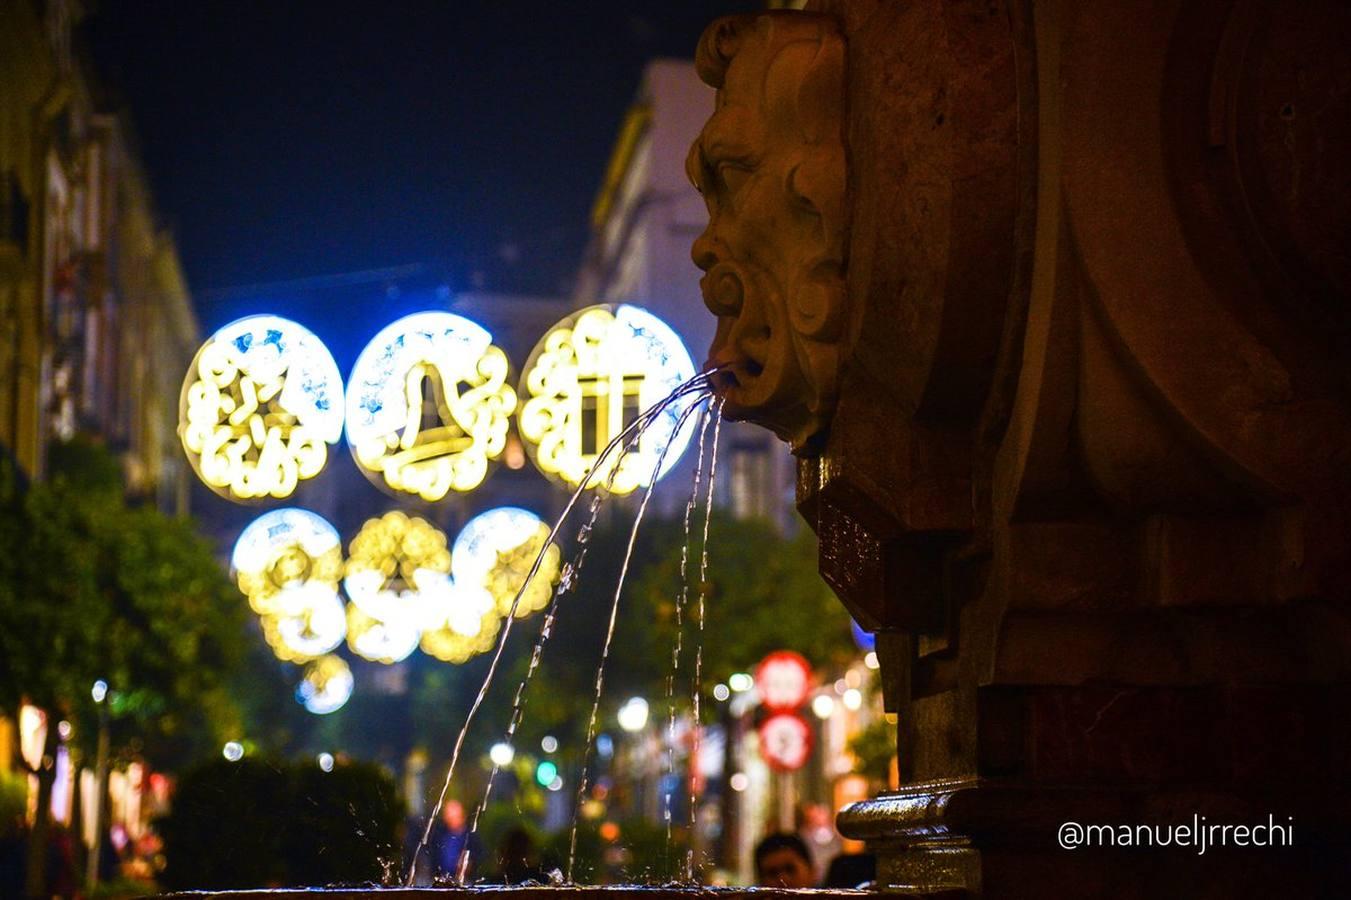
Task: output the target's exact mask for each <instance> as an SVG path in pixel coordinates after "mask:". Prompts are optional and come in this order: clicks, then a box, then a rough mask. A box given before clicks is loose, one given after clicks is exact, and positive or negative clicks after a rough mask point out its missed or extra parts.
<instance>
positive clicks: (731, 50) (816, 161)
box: [687, 13, 848, 451]
mask: <svg viewBox="0 0 1351 900" xmlns="http://www.w3.org/2000/svg"><path fill="white" fill-rule="evenodd" d="M697 64H698V69H699V75H700V77H701V78H703V80H704V81H705V82H707V83H708V84H709V85H711V86H713V87H715V88H717V89H718V99H717V109H716V112H714V114H713V116H712V118H710V119H709V121H708V124H707V125H705V127H704V130H703V132H702V133H701V134H700V135H699V139H698V140H697V141H696V142H695V144H694V146H693V147H692V148H691V150H690V155H689V160H688V162H687V169H688V172H689V175H690V179H691V180H692V181H693V182H694V185H695V187H696V188H698V189H699V192H700V193H701V194H703V196H704V199H705V201H706V202H707V204H708V213H709V223H708V228H707V229H705V231H704V233H703V234H702V235H701V236H700V237H699V239H698V240H697V241H695V243H694V248H693V254H692V255H693V257H694V262H695V264H696V265H698V266H699V268H701V269H703V270H704V272H705V273H706V274H705V275H704V277H703V279H702V280H701V282H700V288H701V289H702V292H703V295H704V302H705V303H706V304H707V305H708V308H709V309H710V310H712V311H713V312H714V313H715V314H716V315H717V316H718V331H717V336H716V337H715V338H714V341H713V346H712V348H711V349H710V357H711V358H710V363H712V364H715V365H718V366H722V367H724V368H723V370H722V372H721V374H720V376H719V380H720V385H719V387H720V392H721V393H722V394H723V396H724V397H725V398H726V406H725V408H724V411H725V414H726V415H728V416H729V417H732V418H738V419H750V420H752V421H755V422H758V423H760V424H762V425H765V426H766V427H768V428H770V429H771V430H773V431H774V433H775V434H777V435H779V437H781V438H783V439H784V440H786V441H788V442H789V443H790V444H791V445H792V447H793V449H794V451H800V450H802V449H803V448H804V447H806V446H807V445H809V444H811V443H812V442H813V439H814V438H816V437H817V436H818V435H819V434H820V432H821V431H822V429H823V428H824V426H825V424H826V422H827V421H828V418H829V416H830V414H831V412H832V410H833V408H834V405H835V400H836V393H837V381H838V373H839V365H840V357H841V344H842V339H843V336H844V327H843V326H844V323H845V285H844V266H845V243H846V236H847V231H848V229H847V221H846V219H847V208H846V199H845V156H844V143H843V123H842V118H843V116H842V109H843V102H842V101H843V95H844V40H843V38H842V37H841V36H840V33H839V30H838V28H837V27H836V25H835V20H834V19H833V18H831V17H828V16H821V15H812V14H805V13H767V14H762V15H757V16H734V17H728V18H724V19H720V20H718V21H716V22H714V23H713V24H712V25H711V26H710V27H709V28H708V29H707V30H706V31H705V32H704V35H703V38H702V39H701V40H700V42H699V49H698V53H697Z"/></svg>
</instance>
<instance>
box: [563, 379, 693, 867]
mask: <svg viewBox="0 0 1351 900" xmlns="http://www.w3.org/2000/svg"><path fill="white" fill-rule="evenodd" d="M698 408H699V407H698V404H697V403H696V404H692V405H691V406H690V407H689V408H688V409H686V410H685V411H684V412H683V413H681V414H680V420H679V421H678V422H676V426H675V429H674V430H673V431H672V432H671V440H670V441H668V442H667V443H666V444H665V445H664V446H663V447H662V448H661V452H660V453H659V454H658V456H657V466H656V469H655V470H654V473H653V478H652V481H651V483H650V484H648V486H647V490H646V491H645V492H644V493H643V500H642V503H640V504H639V505H638V513H637V515H636V516H634V519H633V528H632V529H631V530H630V531H629V542H628V546H627V547H626V548H625V550H624V562H623V564H622V565H621V566H620V567H619V582H618V584H616V585H615V593H614V599H613V600H612V601H611V603H610V619H609V624H608V626H607V628H606V631H605V644H604V646H603V647H602V648H601V654H600V665H598V666H597V667H596V693H595V696H594V698H593V699H592V701H591V718H590V719H589V720H588V721H587V724H586V744H585V746H584V747H583V748H582V777H581V780H580V781H579V782H578V785H577V804H576V807H575V808H574V809H573V811H572V837H571V840H570V842H569V846H568V869H567V882H568V884H572V883H573V881H572V870H573V864H574V862H575V861H576V858H577V819H578V816H579V814H580V813H581V810H582V800H583V798H584V797H585V796H586V789H587V787H588V781H587V772H588V766H589V765H590V761H591V744H592V742H593V741H594V740H595V737H596V715H597V713H598V712H599V711H600V698H601V695H602V694H603V693H604V691H605V663H606V661H607V660H608V659H609V658H610V643H611V641H612V640H613V638H614V634H615V622H616V620H617V618H618V616H619V598H620V597H621V596H622V594H623V593H624V580H625V579H626V578H627V577H628V574H629V562H630V561H631V560H632V559H633V545H634V544H635V543H636V542H637V540H638V528H639V527H640V526H641V525H642V522H643V513H645V512H646V511H647V504H648V501H649V500H651V499H652V491H653V489H654V488H656V486H657V479H656V472H660V471H661V467H662V464H663V463H664V462H665V461H666V451H667V450H668V449H669V448H670V446H671V444H672V443H674V440H675V436H676V435H678V434H680V429H681V428H683V427H684V426H685V421H686V420H687V419H689V417H690V416H691V415H692V414H693V413H694V412H695V411H696V410H697V409H698Z"/></svg>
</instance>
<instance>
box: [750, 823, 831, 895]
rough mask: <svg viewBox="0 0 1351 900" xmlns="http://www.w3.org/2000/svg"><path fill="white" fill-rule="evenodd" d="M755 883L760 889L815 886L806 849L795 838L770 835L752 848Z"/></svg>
mask: <svg viewBox="0 0 1351 900" xmlns="http://www.w3.org/2000/svg"><path fill="white" fill-rule="evenodd" d="M755 881H756V883H757V884H759V885H760V886H761V887H789V888H809V887H815V886H816V879H815V878H814V877H813V875H812V862H811V856H810V855H809V854H808V853H807V845H806V844H804V843H803V842H802V838H800V837H798V836H797V835H795V834H788V833H787V832H780V833H778V834H771V835H769V836H768V837H766V838H765V839H764V840H762V841H761V842H760V843H759V844H757V845H756V846H755Z"/></svg>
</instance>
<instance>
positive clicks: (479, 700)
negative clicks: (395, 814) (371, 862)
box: [406, 371, 712, 887]
mask: <svg viewBox="0 0 1351 900" xmlns="http://www.w3.org/2000/svg"><path fill="white" fill-rule="evenodd" d="M711 375H712V372H711V371H710V372H703V373H700V374H699V375H696V376H695V377H694V378H691V379H690V380H689V381H686V382H685V383H684V384H681V385H680V386H678V387H677V388H676V389H675V390H673V391H671V393H669V394H667V395H666V396H665V397H664V398H662V399H661V400H660V401H658V402H657V403H654V404H653V405H652V406H650V407H648V408H647V409H646V410H644V411H643V412H642V413H641V414H640V415H638V416H637V417H636V418H635V419H634V420H633V421H632V422H630V423H629V424H628V426H626V427H625V428H624V429H623V430H622V431H621V432H620V433H619V434H617V435H615V437H614V438H613V439H611V441H610V442H609V443H608V444H606V445H605V447H604V449H602V450H601V452H600V453H599V454H598V455H597V457H596V462H595V463H594V464H593V466H592V471H597V470H598V469H599V468H600V467H601V466H603V465H604V464H605V461H606V460H607V459H608V458H609V456H610V454H611V453H613V452H614V451H615V449H616V448H617V447H619V446H621V445H622V444H624V443H625V442H627V441H629V440H630V439H632V438H633V437H634V436H635V435H637V436H639V437H641V435H642V433H643V432H644V431H645V430H646V429H647V428H648V427H650V426H651V424H652V423H653V422H654V421H655V420H656V419H657V417H658V416H660V415H662V414H663V413H665V411H666V409H667V407H669V406H670V405H671V404H673V403H675V402H676V401H677V400H679V399H681V398H683V397H686V396H688V395H690V394H704V393H707V392H708V390H709V379H710V376H711ZM696 405H697V404H696ZM692 408H694V407H693V406H692V407H691V409H692ZM686 412H687V413H688V410H687V411H686ZM681 421H682V422H683V418H682V419H681ZM677 430H679V429H678V428H677ZM667 446H669V444H668V445H667ZM665 455H666V451H665V447H663V449H662V453H661V457H662V459H663V460H664V458H665ZM656 471H657V472H660V471H661V460H659V461H658V464H657V469H656ZM590 483H591V480H590V478H587V479H586V480H584V481H583V482H582V483H581V484H580V485H578V486H577V489H576V490H575V491H573V493H572V496H571V497H570V498H569V499H568V502H567V505H565V506H564V507H563V512H562V513H561V514H560V515H559V517H558V519H557V521H555V522H554V526H553V528H552V529H550V531H549V537H548V539H547V540H545V542H544V544H543V546H542V548H541V551H540V553H539V555H538V556H536V557H535V561H534V563H533V564H532V565H531V566H530V571H529V572H528V573H527V574H526V577H525V579H524V580H523V581H522V582H521V587H520V589H518V590H517V591H516V595H515V597H513V598H512V601H511V610H510V612H508V613H507V616H506V618H505V621H504V622H503V625H502V632H501V634H499V635H498V639H497V646H496V648H495V649H494V651H493V657H492V662H491V663H489V665H488V672H487V674H486V675H485V676H484V678H483V683H482V684H481V685H480V686H479V690H478V693H477V694H476V695H475V697H474V702H473V703H472V704H471V705H470V707H469V712H468V714H467V715H466V716H465V720H464V725H463V726H461V728H460V732H459V734H458V735H457V736H456V738H455V746H454V748H453V749H452V750H451V754H450V765H449V767H448V768H447V769H446V779H445V782H444V783H443V784H442V786H441V792H440V794H439V796H438V797H437V801H436V804H435V806H433V807H432V809H431V811H430V813H429V815H428V816H427V824H426V827H425V828H423V831H422V838H421V840H420V841H419V842H418V845H417V848H416V849H415V850H414V851H413V858H412V860H410V862H409V865H408V875H407V879H406V884H407V886H408V887H412V886H413V882H414V880H415V879H416V877H417V861H418V857H419V856H421V854H422V851H423V850H425V849H426V847H427V843H428V841H430V839H431V833H432V826H433V824H435V822H436V817H437V816H438V815H439V814H440V811H441V807H442V805H444V803H445V801H446V794H447V793H448V792H449V791H450V785H451V782H452V780H453V779H454V777H455V768H456V765H457V764H458V763H459V760H460V753H461V751H462V750H463V749H464V741H465V737H466V735H468V733H469V728H470V726H471V725H472V724H473V722H474V718H475V717H476V716H477V715H478V711H479V708H480V707H482V705H483V700H484V698H485V697H486V696H487V694H488V689H489V688H490V687H492V682H493V679H494V678H495V677H496V675H497V667H498V665H499V664H500V663H501V660H502V652H503V650H504V649H505V647H506V644H507V638H508V637H510V635H511V628H512V624H513V623H514V622H515V620H516V610H517V608H518V607H519V605H520V602H521V597H522V595H524V593H525V589H526V586H527V585H529V584H530V583H531V581H532V580H533V579H534V578H535V575H536V574H538V572H539V567H540V564H541V563H542V562H543V560H544V554H545V551H547V549H548V547H549V545H550V544H551V543H553V542H554V540H555V539H556V538H557V537H558V533H559V531H560V530H561V529H562V527H563V524H564V523H565V522H566V521H567V518H568V516H569V514H570V513H571V512H572V509H573V507H575V506H576V505H577V501H578V500H579V499H581V496H582V494H583V493H584V492H585V491H586V489H587V487H588V486H589V485H590ZM653 483H655V477H654V479H653ZM649 490H650V488H649ZM578 537H579V540H580V539H581V535H580V534H579V535H578ZM583 543H585V541H583ZM570 870H571V866H569V874H571V871H570Z"/></svg>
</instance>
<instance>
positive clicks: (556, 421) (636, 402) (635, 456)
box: [518, 304, 695, 494]
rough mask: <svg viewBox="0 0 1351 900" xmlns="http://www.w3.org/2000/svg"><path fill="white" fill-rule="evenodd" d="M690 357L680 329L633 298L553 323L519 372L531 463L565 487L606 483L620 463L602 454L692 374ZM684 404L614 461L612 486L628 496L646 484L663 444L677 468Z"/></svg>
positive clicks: (670, 463)
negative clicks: (599, 463) (599, 461)
mask: <svg viewBox="0 0 1351 900" xmlns="http://www.w3.org/2000/svg"><path fill="white" fill-rule="evenodd" d="M694 372H695V370H694V362H693V361H692V360H691V359H690V354H689V351H688V350H686V349H685V345H684V344H683V343H681V341H680V338H679V337H677V336H676V333H675V332H674V331H672V330H671V328H670V327H669V326H668V325H667V324H666V323H665V322H663V321H661V320H660V319H658V318H657V317H656V316H654V315H652V314H651V313H649V312H647V311H646V310H643V309H640V308H638V307H636V306H630V305H627V304H623V305H619V306H612V305H601V306H590V307H587V308H586V309H582V310H578V311H577V312H575V313H573V314H572V315H570V316H568V317H567V318H566V319H564V320H563V321H561V322H559V323H558V324H557V325H555V326H554V327H553V328H551V329H550V330H549V331H548V333H547V334H545V336H544V337H543V338H542V339H541V340H540V342H539V343H538V344H536V345H535V349H534V351H533V352H532V353H531V354H530V360H529V361H528V362H527V363H526V367H525V373H524V375H523V377H522V379H521V396H522V398H524V403H523V405H522V407H521V412H520V414H519V419H518V427H519V428H520V432H521V437H522V438H523V439H524V441H525V445H526V450H527V452H528V453H529V455H530V458H531V459H532V460H534V462H535V465H536V466H538V467H539V469H540V471H542V472H544V473H545V474H546V475H548V476H550V477H553V478H556V479H558V480H560V481H562V482H564V483H566V484H569V485H572V486H577V485H580V484H582V483H583V481H584V480H585V481H587V484H588V486H592V487H596V486H601V487H603V486H605V484H606V481H607V479H608V478H609V476H610V471H611V469H613V468H614V467H615V465H616V462H617V460H618V456H619V454H618V453H614V454H611V455H610V457H609V458H608V459H607V462H606V464H605V465H604V466H602V467H600V469H598V470H597V471H594V472H593V471H592V469H593V468H594V467H595V464H596V459H597V457H598V455H599V454H600V452H601V451H602V450H604V449H605V446H606V444H608V443H609V442H610V441H611V440H612V439H613V438H615V437H616V436H617V435H619V434H620V433H621V432H622V431H623V430H624V428H625V427H627V426H628V425H629V424H630V423H631V422H633V420H634V419H636V418H637V417H638V415H639V414H640V413H641V412H642V411H643V410H645V409H647V408H648V407H650V406H652V405H653V404H654V403H656V402H658V401H659V400H661V399H662V398H663V397H665V396H666V395H667V394H669V393H670V392H671V391H672V390H674V389H675V388H676V387H677V386H679V385H680V384H681V383H683V382H685V381H688V380H689V379H690V378H693V377H694ZM680 407H681V404H678V403H677V404H672V405H671V407H669V408H668V409H667V410H666V411H665V412H663V413H662V414H661V415H660V416H658V417H657V419H656V421H655V422H654V423H653V424H652V425H651V426H650V427H649V428H648V429H647V431H646V432H645V433H644V435H643V437H642V440H641V441H640V442H639V445H638V447H637V448H636V450H635V452H633V453H629V454H628V455H626V456H625V457H624V459H623V460H622V461H620V462H618V471H616V472H615V473H614V478H613V481H612V482H611V483H610V486H609V488H610V490H611V492H613V493H616V494H627V493H629V492H631V491H633V490H634V489H636V488H639V487H645V486H646V485H648V484H649V483H650V482H651V480H652V476H653V469H654V468H655V467H656V462H657V457H658V455H659V454H660V452H661V448H662V447H663V446H664V445H665V444H666V443H667V442H668V441H670V442H671V447H670V449H669V450H668V451H667V454H666V461H665V462H664V463H663V465H662V471H661V472H660V473H657V477H658V478H660V477H661V475H663V474H665V473H666V472H667V471H669V470H670V469H671V467H672V466H674V465H675V463H676V462H677V460H679V458H680V454H681V453H682V452H683V451H684V449H685V445H686V444H687V443H688V442H689V432H688V430H686V431H685V432H683V433H681V434H679V435H676V434H675V431H676V423H677V422H678V421H679V418H680V412H681V409H680Z"/></svg>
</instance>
